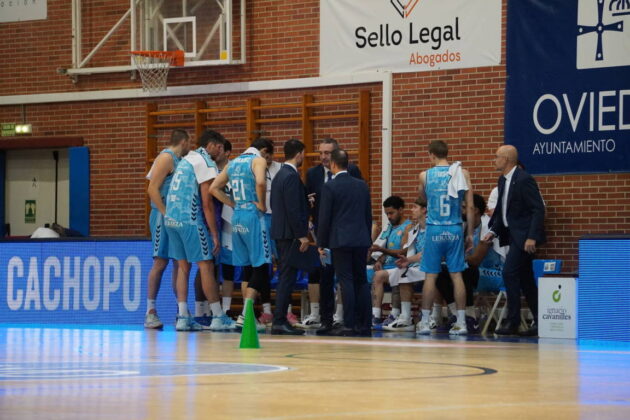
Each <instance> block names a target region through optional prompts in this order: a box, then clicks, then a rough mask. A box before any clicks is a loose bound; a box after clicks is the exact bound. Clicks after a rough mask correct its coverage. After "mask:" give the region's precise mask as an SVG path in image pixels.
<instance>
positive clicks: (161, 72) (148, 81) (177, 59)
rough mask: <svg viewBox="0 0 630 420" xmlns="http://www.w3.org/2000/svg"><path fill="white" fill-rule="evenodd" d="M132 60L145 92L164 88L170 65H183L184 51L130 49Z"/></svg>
mask: <svg viewBox="0 0 630 420" xmlns="http://www.w3.org/2000/svg"><path fill="white" fill-rule="evenodd" d="M131 56H132V57H133V62H134V64H135V65H136V68H137V69H138V72H140V78H141V79H142V89H143V90H144V91H145V92H163V91H165V90H166V77H167V76H168V71H169V69H170V68H171V66H183V65H184V51H179V50H178V51H131Z"/></svg>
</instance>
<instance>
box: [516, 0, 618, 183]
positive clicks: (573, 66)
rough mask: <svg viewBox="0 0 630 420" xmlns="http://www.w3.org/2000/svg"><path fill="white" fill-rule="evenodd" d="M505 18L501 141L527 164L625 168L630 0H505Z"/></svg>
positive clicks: (535, 167) (535, 168)
mask: <svg viewBox="0 0 630 420" xmlns="http://www.w3.org/2000/svg"><path fill="white" fill-rule="evenodd" d="M507 19H508V20H507V74H508V78H507V86H506V101H505V103H506V105H505V143H506V144H512V145H514V146H516V147H517V149H518V151H519V157H520V159H521V161H522V162H523V164H524V165H525V167H526V169H527V171H528V172H530V173H533V174H553V173H583V172H627V171H630V1H628V0H578V1H566V0H544V1H543V0H519V1H510V2H508V17H507Z"/></svg>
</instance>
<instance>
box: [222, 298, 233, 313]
mask: <svg viewBox="0 0 630 420" xmlns="http://www.w3.org/2000/svg"><path fill="white" fill-rule="evenodd" d="M221 301H222V306H223V312H225V313H227V312H228V311H229V310H230V306H232V298H231V297H224V298H223V299H221Z"/></svg>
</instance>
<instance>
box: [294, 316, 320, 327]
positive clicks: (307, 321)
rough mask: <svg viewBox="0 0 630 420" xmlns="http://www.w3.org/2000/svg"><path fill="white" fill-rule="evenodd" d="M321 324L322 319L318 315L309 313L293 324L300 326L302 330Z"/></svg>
mask: <svg viewBox="0 0 630 420" xmlns="http://www.w3.org/2000/svg"><path fill="white" fill-rule="evenodd" d="M321 326H322V321H321V318H320V317H319V316H315V315H309V316H307V317H306V318H304V319H303V320H302V322H298V323H297V324H295V327H296V328H302V329H303V330H311V329H317V328H320V327H321Z"/></svg>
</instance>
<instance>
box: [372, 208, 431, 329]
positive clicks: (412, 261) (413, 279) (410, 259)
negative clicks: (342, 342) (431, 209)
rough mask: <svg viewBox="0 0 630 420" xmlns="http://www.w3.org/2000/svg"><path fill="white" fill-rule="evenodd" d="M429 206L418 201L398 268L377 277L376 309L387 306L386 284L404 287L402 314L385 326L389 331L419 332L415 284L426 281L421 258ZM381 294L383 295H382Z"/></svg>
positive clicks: (402, 289)
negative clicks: (414, 310) (414, 315)
mask: <svg viewBox="0 0 630 420" xmlns="http://www.w3.org/2000/svg"><path fill="white" fill-rule="evenodd" d="M426 213H427V204H426V202H425V201H423V200H421V199H419V198H418V199H416V201H414V202H413V203H412V204H411V219H412V220H413V222H414V226H413V228H412V229H411V230H409V231H408V232H407V234H406V235H405V238H404V239H403V250H404V251H405V252H403V253H402V254H401V255H399V256H398V257H399V258H398V259H397V260H396V263H395V264H396V268H393V269H388V270H381V271H377V272H376V273H375V275H374V290H375V293H374V296H373V300H374V302H375V306H378V307H379V308H380V306H381V305H382V304H383V285H384V284H385V283H389V284H390V285H391V286H392V288H393V287H394V286H398V287H399V288H400V300H401V302H400V307H401V313H400V315H398V317H396V319H394V320H393V321H392V322H390V323H388V324H386V325H383V330H385V331H415V325H414V323H413V319H412V317H411V298H412V297H413V285H414V283H417V282H420V281H423V280H424V277H425V274H424V273H423V272H422V271H420V269H419V265H420V259H421V258H422V252H423V249H424V242H425V233H426ZM378 291H380V293H379V292H378Z"/></svg>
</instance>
